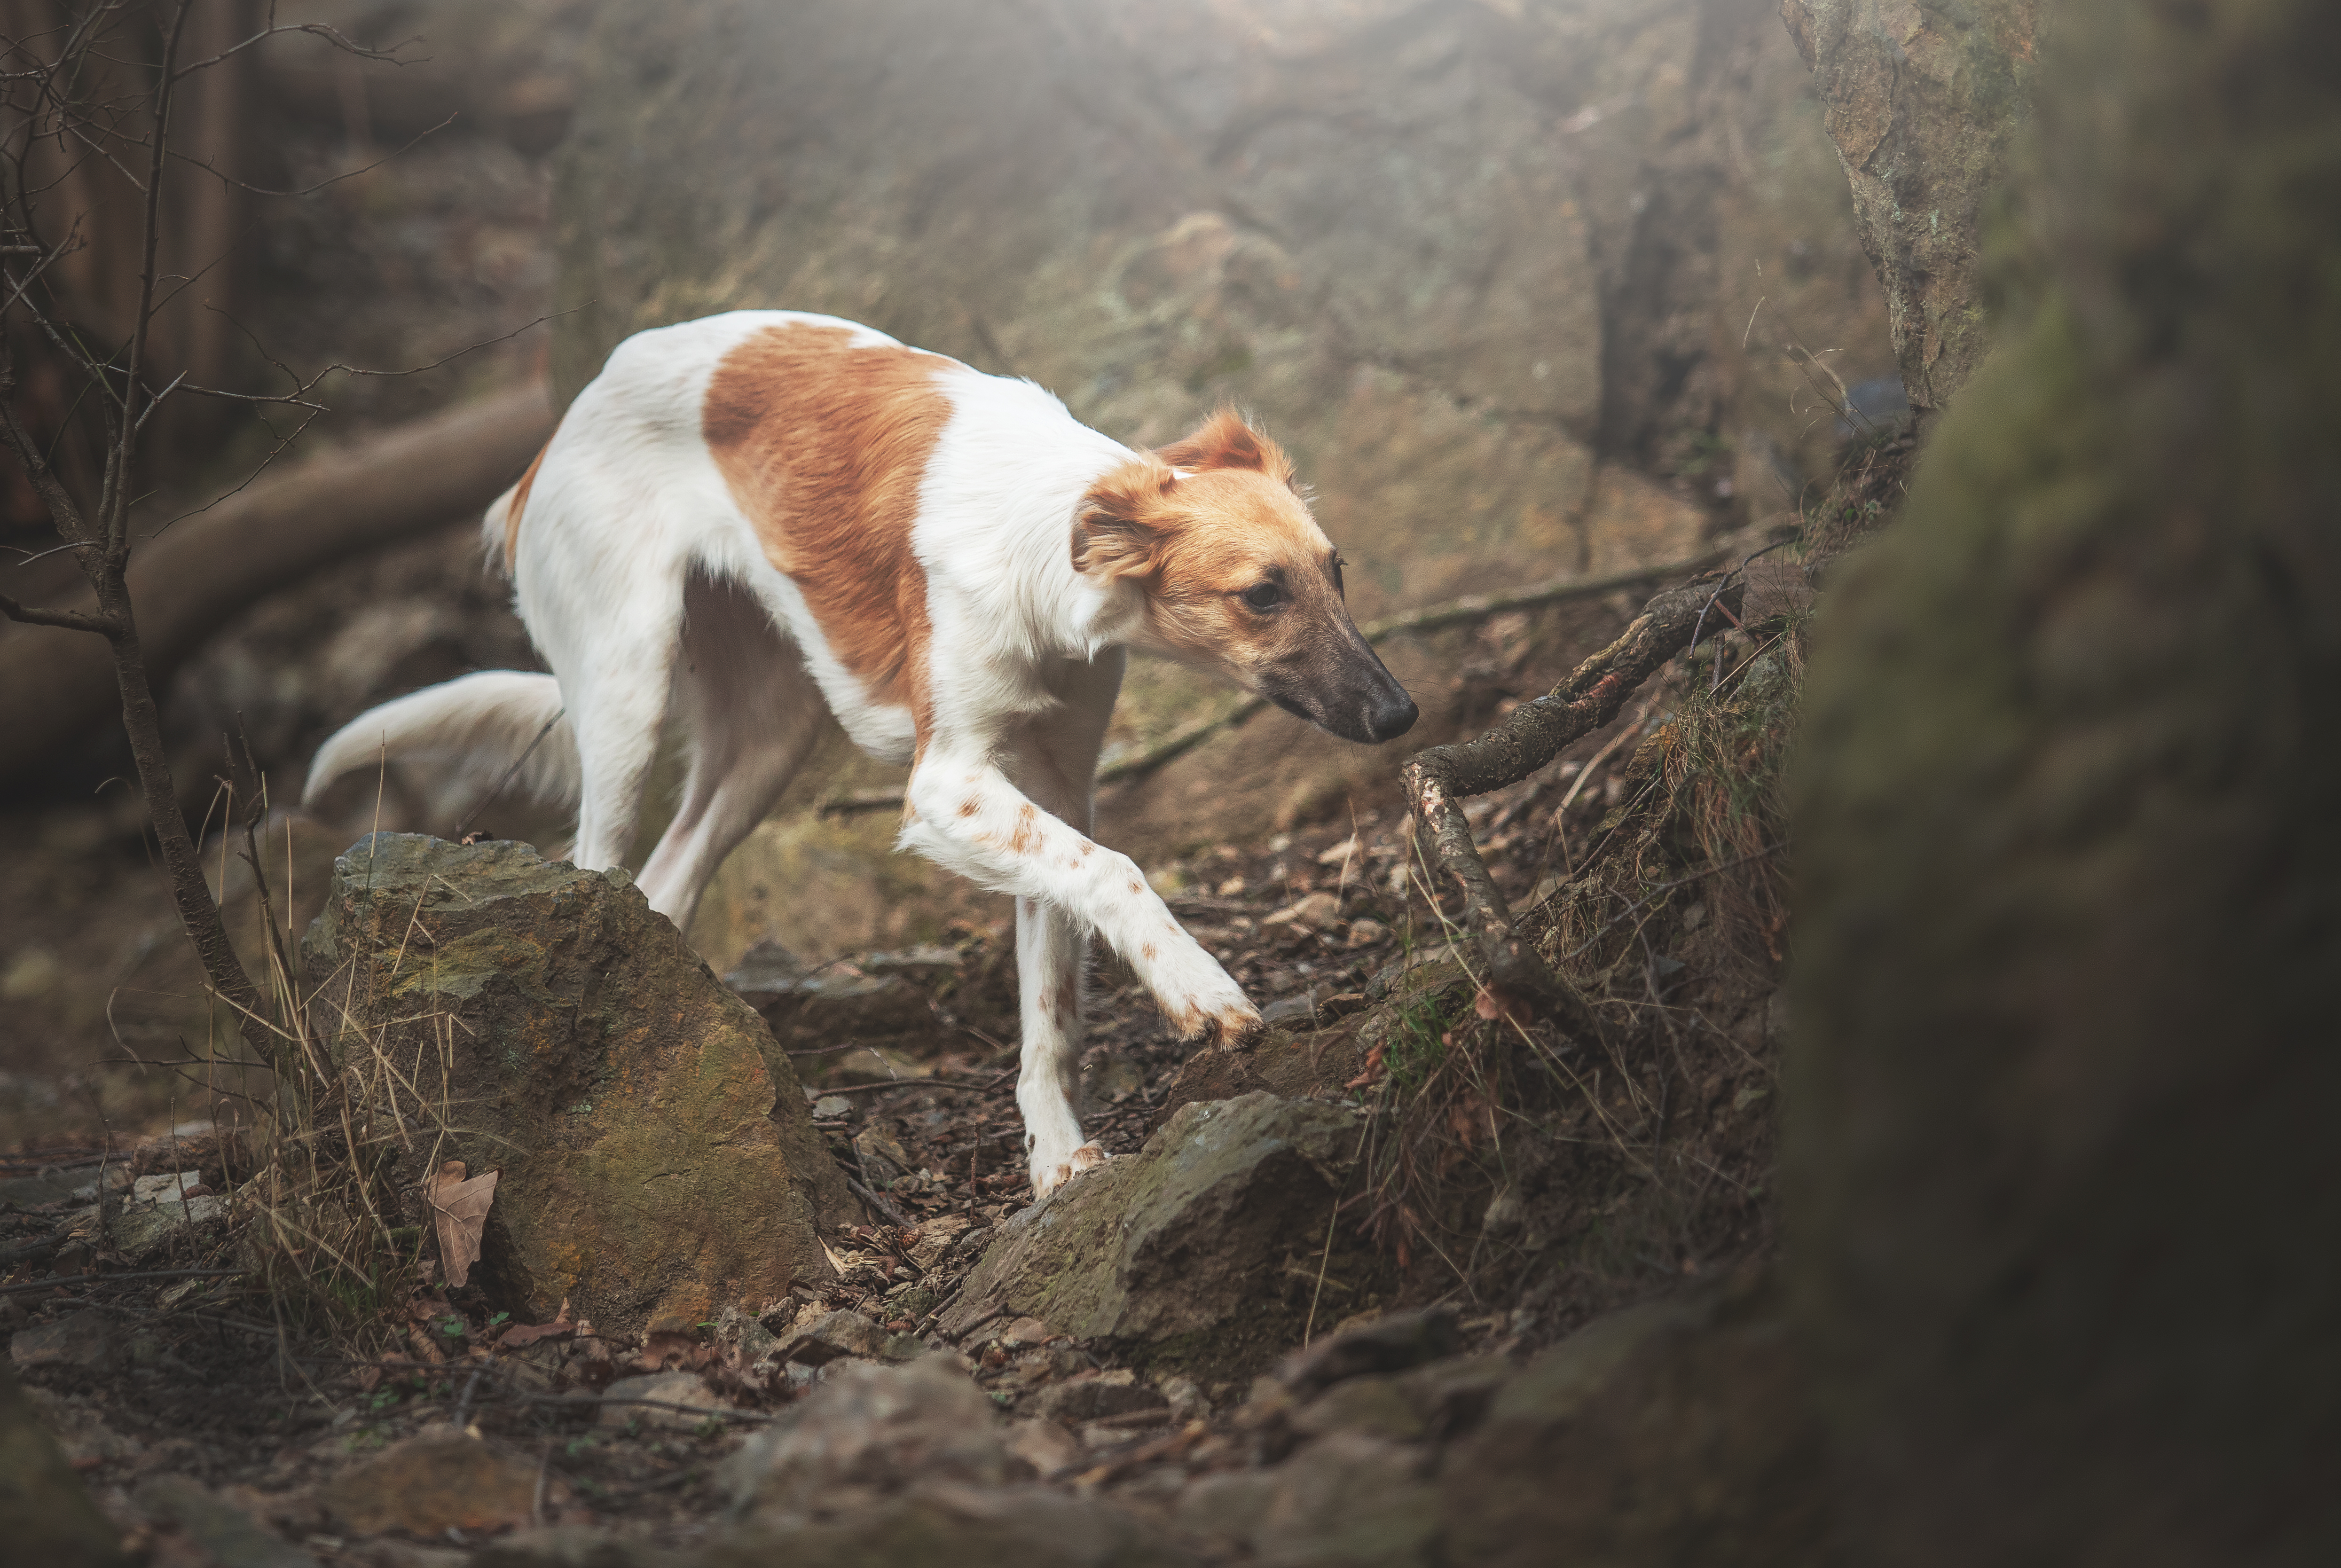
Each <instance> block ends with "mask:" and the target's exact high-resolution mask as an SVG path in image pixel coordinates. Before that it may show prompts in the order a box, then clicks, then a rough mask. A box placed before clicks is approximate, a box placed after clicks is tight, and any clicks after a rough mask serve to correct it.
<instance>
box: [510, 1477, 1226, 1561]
mask: <svg viewBox="0 0 2341 1568" xmlns="http://www.w3.org/2000/svg"><path fill="white" fill-rule="evenodd" d="M592 1561H593V1568H600V1563H599V1561H598V1560H592ZM776 1563H785V1564H787V1568H878V1565H880V1564H886V1565H890V1568H891V1565H892V1564H896V1563H903V1564H908V1563H920V1564H925V1563H947V1564H950V1565H951V1568H1200V1563H1199V1560H1198V1559H1197V1558H1195V1557H1193V1556H1192V1555H1190V1553H1187V1552H1185V1551H1183V1550H1181V1549H1180V1547H1178V1546H1176V1545H1174V1544H1173V1543H1170V1541H1168V1540H1166V1539H1165V1538H1164V1533H1163V1532H1162V1531H1161V1529H1160V1528H1159V1527H1157V1526H1155V1525H1154V1524H1152V1523H1151V1522H1149V1521H1147V1520H1144V1519H1141V1518H1139V1517H1137V1516H1135V1515H1133V1514H1132V1513H1128V1512H1126V1511H1124V1510H1122V1509H1121V1508H1118V1507H1116V1506H1114V1505H1113V1504H1111V1503H1108V1502H1105V1501H1103V1500H1101V1499H1099V1498H1095V1497H1085V1496H1077V1495H1072V1494H1068V1493H1065V1492H1063V1491H1060V1490H1057V1489H1056V1488H1053V1487H1047V1486H1040V1485H1021V1486H974V1485H970V1484H964V1483H953V1482H927V1483H923V1484H920V1485H918V1486H917V1487H915V1488H914V1489H913V1490H911V1492H909V1493H908V1494H902V1495H899V1496H887V1497H883V1498H879V1499H874V1500H871V1501H868V1502H865V1503H862V1504H861V1505H860V1506H857V1507H855V1508H853V1509H852V1510H851V1511H850V1512H847V1513H844V1514H843V1515H842V1516H841V1517H839V1518H837V1519H835V1520H833V1521H827V1522H822V1523H804V1524H798V1525H793V1526H782V1525H777V1524H775V1523H766V1522H762V1521H760V1522H759V1523H758V1524H757V1525H756V1526H754V1527H752V1528H751V1529H749V1530H747V1531H745V1532H743V1533H741V1534H740V1535H738V1536H735V1537H733V1538H732V1539H730V1540H728V1541H722V1542H719V1543H715V1544H714V1545H712V1546H711V1547H709V1548H707V1549H706V1551H705V1552H704V1553H703V1554H702V1555H699V1556H696V1557H694V1558H693V1560H692V1568H772V1565H774V1564H776ZM483 1568H484V1565H483ZM515 1568H518V1565H515ZM530 1568H533V1565H530ZM546 1568H551V1565H550V1564H547V1565H546ZM563 1568H567V1565H565V1564H564V1565H563Z"/></svg>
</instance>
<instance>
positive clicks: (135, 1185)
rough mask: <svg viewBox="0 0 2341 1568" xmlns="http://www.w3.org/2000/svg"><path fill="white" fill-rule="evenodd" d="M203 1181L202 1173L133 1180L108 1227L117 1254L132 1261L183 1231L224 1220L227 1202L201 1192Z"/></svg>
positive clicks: (142, 1177)
mask: <svg viewBox="0 0 2341 1568" xmlns="http://www.w3.org/2000/svg"><path fill="white" fill-rule="evenodd" d="M203 1180H204V1178H203V1173H202V1172H201V1171H177V1172H174V1173H171V1174H169V1175H163V1176H139V1177H136V1178H135V1179H134V1180H133V1181H132V1182H131V1184H130V1196H128V1197H127V1198H125V1200H124V1201H123V1205H122V1212H121V1213H119V1214H117V1215H115V1216H114V1222H113V1224H112V1225H110V1226H108V1227H107V1229H106V1234H107V1236H109V1237H110V1238H111V1239H112V1241H113V1243H114V1245H115V1247H116V1248H117V1249H118V1250H119V1251H121V1252H122V1253H123V1254H124V1255H125V1256H127V1257H130V1258H132V1259H134V1260H135V1259H138V1258H143V1257H145V1256H146V1255H149V1254H151V1253H154V1252H156V1251H158V1250H160V1249H161V1247H162V1245H163V1244H164V1242H166V1241H168V1240H170V1238H171V1237H172V1236H175V1235H177V1234H178V1233H179V1232H181V1231H183V1230H187V1229H190V1228H192V1227H194V1226H203V1225H210V1224H213V1223H215V1222H221V1221H224V1220H225V1219H226V1218H227V1214H228V1208H227V1199H225V1198H224V1197H221V1196H217V1195H215V1194H213V1193H210V1192H207V1191H204V1187H203ZM191 1194H193V1195H194V1196H189V1195H191Z"/></svg>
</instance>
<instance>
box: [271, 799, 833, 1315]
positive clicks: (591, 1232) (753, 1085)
mask: <svg viewBox="0 0 2341 1568" xmlns="http://www.w3.org/2000/svg"><path fill="white" fill-rule="evenodd" d="M304 954H305V962H306V965H307V967H308V968H309V971H310V974H311V976H312V978H313V980H314V983H316V984H317V985H318V986H319V987H321V991H322V995H321V997H320V1006H318V1007H316V1008H315V1009H314V1013H315V1016H317V1017H320V1018H327V1019H331V1020H332V1022H333V1027H331V1029H330V1030H329V1031H328V1037H327V1040H326V1046H327V1048H328V1050H329V1051H330V1052H331V1053H332V1056H333V1058H334V1063H335V1065H336V1066H337V1067H339V1068H340V1070H341V1071H342V1073H343V1074H344V1077H345V1078H346V1080H347V1081H348V1082H349V1083H350V1084H351V1085H352V1086H353V1090H354V1094H355V1095H356V1097H357V1098H358V1101H359V1103H360V1104H361V1105H362V1106H364V1107H369V1108H370V1109H373V1110H374V1111H376V1112H378V1113H383V1114H381V1115H379V1116H378V1117H377V1119H378V1121H379V1123H380V1125H381V1126H382V1128H383V1131H384V1135H385V1136H387V1135H388V1129H389V1127H390V1126H392V1125H393V1120H396V1121H403V1125H404V1126H405V1127H406V1129H407V1131H408V1134H409V1136H408V1138H407V1139H405V1140H403V1141H398V1142H396V1143H395V1144H394V1146H395V1147H396V1148H397V1149H398V1150H399V1153H398V1154H397V1155H396V1156H394V1157H395V1158H396V1160H397V1162H398V1165H397V1168H396V1171H395V1178H396V1179H397V1180H398V1181H399V1182H400V1184H401V1185H402V1186H403V1187H404V1188H405V1189H406V1190H408V1191H410V1192H418V1191H419V1189H420V1186H421V1184H422V1183H423V1180H424V1179H425V1177H426V1176H428V1175H430V1174H431V1173H433V1172H435V1171H436V1170H437V1169H438V1167H439V1165H440V1162H443V1161H445V1160H448V1159H460V1160H463V1161H464V1162H465V1163H466V1164H467V1166H469V1167H470V1169H471V1172H472V1173H473V1175H478V1174H481V1173H483V1172H485V1171H489V1170H496V1171H499V1172H501V1176H500V1179H499V1182H498V1185H497V1186H496V1190H495V1197H494V1203H493V1207H492V1208H491V1209H490V1211H489V1215H488V1223H487V1230H486V1236H485V1238H484V1247H483V1253H482V1255H481V1258H480V1262H479V1265H478V1266H477V1268H476V1269H475V1270H474V1272H473V1278H474V1279H475V1280H476V1281H477V1282H478V1283H479V1284H480V1285H483V1287H484V1288H485V1289H486V1290H487V1291H488V1292H489V1293H490V1295H492V1296H493V1297H494V1298H495V1299H496V1300H497V1302H498V1304H499V1305H503V1306H505V1307H506V1308H507V1309H508V1310H510V1311H512V1312H513V1314H514V1315H521V1316H523V1321H529V1322H542V1321H544V1320H545V1319H546V1318H548V1317H550V1316H551V1315H552V1314H553V1312H554V1311H555V1310H556V1309H557V1308H558V1307H559V1306H560V1305H561V1303H562V1301H563V1298H564V1297H565V1298H568V1299H569V1300H570V1302H571V1305H572V1308H573V1312H574V1313H575V1314H576V1315H581V1316H586V1317H591V1318H592V1319H593V1321H594V1323H595V1324H596V1325H598V1326H599V1327H600V1328H602V1329H603V1331H605V1332H623V1331H627V1330H633V1329H640V1328H661V1327H682V1328H687V1327H689V1326H690V1325H693V1324H697V1323H701V1322H703V1321H705V1320H706V1319H708V1318H710V1317H712V1315H713V1309H714V1308H715V1306H716V1305H717V1304H718V1303H738V1304H741V1305H744V1306H745V1307H746V1308H747V1309H748V1310H750V1311H754V1310H756V1309H757V1308H759V1307H761V1306H762V1305H764V1304H765V1303H768V1302H771V1301H773V1300H775V1299H777V1298H778V1297H780V1296H781V1295H782V1294H783V1293H784V1292H785V1291H786V1290H787V1289H788V1286H789V1285H790V1282H791V1281H792V1280H812V1279H819V1278H824V1277H827V1276H828V1275H830V1273H831V1272H832V1271H831V1269H830V1266H829V1264H828V1261H827V1259H826V1256H825V1255H824V1254H823V1251H822V1245H821V1242H820V1240H819V1238H818V1237H817V1236H816V1235H815V1234H814V1228H815V1226H816V1225H829V1224H835V1223H838V1222H840V1221H842V1220H844V1219H846V1218H849V1217H852V1216H854V1215H855V1214H856V1212H857V1211H856V1210H855V1208H854V1206H853V1199H852V1195H851V1194H850V1193H849V1192H848V1191H847V1190H846V1187H845V1185H844V1179H843V1177H842V1175H841V1174H840V1173H839V1171H838V1169H837V1167H836V1166H835V1165H834V1164H833V1163H832V1160H831V1158H830V1156H829V1155H828V1153H827V1151H826V1150H825V1148H824V1147H823V1146H822V1139H821V1136H820V1135H819V1134H818V1133H816V1132H815V1131H814V1130H813V1127H812V1120H811V1117H810V1116H809V1115H808V1113H807V1110H806V1106H805V1099H804V1092H803V1090H802V1087H800V1086H799V1085H798V1082H797V1077H796V1074H795V1072H794V1071H793V1070H792V1068H791V1067H790V1065H789V1059H788V1057H786V1056H785V1055H783V1054H782V1052H781V1051H780V1050H779V1049H778V1048H777V1047H774V1045H773V1044H772V1034H771V1031H769V1030H768V1029H767V1028H765V1027H764V1024H763V1021H762V1019H760V1018H759V1017H757V1016H756V1014H755V1012H754V1010H753V1009H752V1008H751V1007H749V1006H748V1005H747V1004H746V1003H745V1002H743V1001H742V1000H741V999H740V998H739V997H736V996H734V995H733V994H732V992H731V991H729V990H728V989H726V988H725V987H723V986H722V983H721V982H719V981H718V980H717V979H716V978H715V977H714V976H713V975H712V973H710V972H709V971H708V968H707V967H706V966H705V965H704V964H702V962H701V961H700V960H699V959H698V958H696V957H695V956H693V955H692V952H691V950H690V949H689V948H686V947H685V946H684V945H683V942H682V937H681V936H680V935H679V934H678V933H677V932H676V930H675V928H674V927H673V926H672V924H670V923H669V922H668V921H667V920H666V918H664V917H663V916H661V915H658V914H655V913H653V912H652V910H651V908H650V905H649V902H648V901H647V900H646V899H645V898H643V895H642V893H641V891H640V890H639V889H638V888H635V887H634V886H633V883H632V881H631V879H630V878H627V877H626V876H625V875H624V873H623V872H617V873H612V874H610V875H607V876H604V875H603V874H601V873H598V872H592V871H581V870H579V869H578V868H576V867H574V866H572V865H569V864H567V863H565V862H563V861H555V860H546V859H544V858H543V857H541V856H539V855H538V854H537V853H536V851H535V850H533V849H530V848H529V847H528V846H527V845H525V844H517V843H510V842H498V843H489V844H482V845H477V846H473V847H468V848H467V847H464V846H460V845H456V844H451V843H448V842H446V841H444V840H443V839H430V838H425V837H423V836H420V835H415V834H391V833H382V834H374V835H372V836H370V837H368V838H366V839H361V840H359V841H358V842H357V843H356V844H355V845H353V846H352V847H351V849H350V850H349V852H348V853H347V854H345V855H344V856H343V857H342V858H340V859H339V860H338V861H336V862H335V863H334V881H333V888H332V891H331V893H330V894H329V896H328V898H327V900H326V905H325V910H324V914H323V915H322V916H320V917H319V918H318V919H317V922H316V924H315V925H314V926H313V927H312V928H310V932H309V936H308V938H307V941H306V943H305V946H304ZM393 1112H394V1113H395V1116H394V1117H393V1116H392V1115H390V1114H389V1113H393ZM414 1209H415V1212H416V1213H417V1214H418V1216H419V1215H420V1213H421V1205H420V1203H419V1202H417V1203H416V1204H415V1206H414Z"/></svg>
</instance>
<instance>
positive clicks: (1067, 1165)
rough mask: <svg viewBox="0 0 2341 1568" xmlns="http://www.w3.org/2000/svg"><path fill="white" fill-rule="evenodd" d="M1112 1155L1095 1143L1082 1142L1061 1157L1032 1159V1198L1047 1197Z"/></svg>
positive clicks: (1101, 1163) (1103, 1162)
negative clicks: (1079, 1145)
mask: <svg viewBox="0 0 2341 1568" xmlns="http://www.w3.org/2000/svg"><path fill="white" fill-rule="evenodd" d="M1112 1157H1113V1156H1111V1155H1110V1154H1108V1153H1106V1152H1105V1150H1103V1149H1101V1148H1100V1147H1098V1146H1097V1145H1095V1144H1083V1145H1082V1146H1081V1147H1079V1148H1077V1149H1075V1150H1074V1151H1073V1152H1072V1153H1071V1154H1069V1155H1067V1156H1065V1157H1064V1158H1062V1159H1048V1160H1034V1161H1033V1162H1032V1196H1033V1198H1034V1199H1035V1201H1037V1200H1039V1199H1041V1198H1044V1197H1047V1196H1049V1195H1050V1194H1051V1193H1052V1192H1055V1191H1056V1190H1057V1189H1058V1188H1059V1187H1061V1186H1064V1185H1065V1184H1066V1183H1067V1182H1069V1181H1071V1180H1072V1179H1073V1178H1074V1177H1075V1176H1079V1175H1081V1173H1082V1172H1083V1171H1089V1170H1095V1169H1096V1168H1097V1167H1098V1166H1101V1165H1103V1164H1105V1162H1106V1161H1108V1160H1110V1159H1111V1158H1112Z"/></svg>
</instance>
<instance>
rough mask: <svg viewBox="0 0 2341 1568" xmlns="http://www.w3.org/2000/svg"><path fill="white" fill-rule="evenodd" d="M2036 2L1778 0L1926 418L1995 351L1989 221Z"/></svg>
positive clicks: (1911, 389)
mask: <svg viewBox="0 0 2341 1568" xmlns="http://www.w3.org/2000/svg"><path fill="white" fill-rule="evenodd" d="M2041 9H2042V6H2041V0H1926V3H1915V0H1781V5H1780V15H1781V19H1782V20H1783V21H1785V22H1787V23H1788V32H1789V34H1790V35H1791V36H1793V37H1794V38H1795V39H1796V42H1797V48H1798V53H1800V54H1802V55H1804V57H1805V64H1806V65H1810V66H1811V67H1812V68H1813V82H1814V85H1815V86H1816V87H1818V89H1819V92H1820V96H1821V101H1822V102H1823V103H1824V104H1828V134H1829V137H1830V139H1831V140H1832V141H1834V142H1836V144H1837V148H1838V155H1839V156H1840V157H1842V158H1843V159H1844V161H1845V172H1846V177H1847V179H1848V180H1849V181H1850V182H1851V183H1852V186H1853V210H1854V215H1855V218H1856V221H1857V222H1858V224H1859V227H1860V233H1861V243H1862V245H1863V248H1865V249H1866V250H1868V253H1869V259H1870V261H1871V262H1873V263H1876V265H1877V267H1878V278H1879V279H1880V281H1882V282H1883V283H1885V285H1886V308H1887V311H1888V318H1889V320H1890V322H1891V323H1892V327H1893V332H1894V357H1895V360H1896V362H1898V364H1899V365H1900V366H1901V370H1902V384H1903V386H1904V388H1905V389H1906V390H1907V391H1908V393H1909V397H1910V405H1911V407H1912V408H1914V409H1916V410H1918V413H1919V416H1920V418H1921V420H1922V421H1923V420H1925V419H1926V418H1928V416H1930V415H1932V414H1934V413H1937V412H1940V411H1941V410H1942V408H1943V407H1944V406H1945V405H1946V404H1947V403H1948V402H1950V399H1951V394H1952V393H1953V392H1957V391H1958V390H1959V388H1960V387H1961V386H1963V385H1965V384H1966V382H1967V377H1969V376H1970V375H1972V374H1974V373H1975V369H1976V367H1977V365H1978V364H1980V363H1981V362H1983V356H1984V352H1985V350H1986V349H1987V348H1988V347H1989V346H1990V343H1989V338H1988V334H1987V332H1986V331H1985V323H1984V290H1983V241H1982V233H1983V227H1984V223H1985V221H1986V218H1987V212H1988V209H1989V208H1990V206H1991V204H1992V203H1994V202H1996V201H1997V200H1998V199H1999V198H2000V196H2001V195H2002V194H2003V192H2004V191H2005V189H2006V186H2007V173H2008V157H2009V153H2010V150H2011V149H2012V148H2013V147H2014V145H2015V144H2016V141H2017V137H2018V136H2019V135H2020V134H2022V132H2023V131H2024V129H2025V127H2026V125H2027V124H2028V123H2029V119H2030V113H2031V82H2032V62H2033V55H2034V52H2035V45H2036V43H2037V39H2038V35H2039V33H2040V12H2041Z"/></svg>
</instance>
